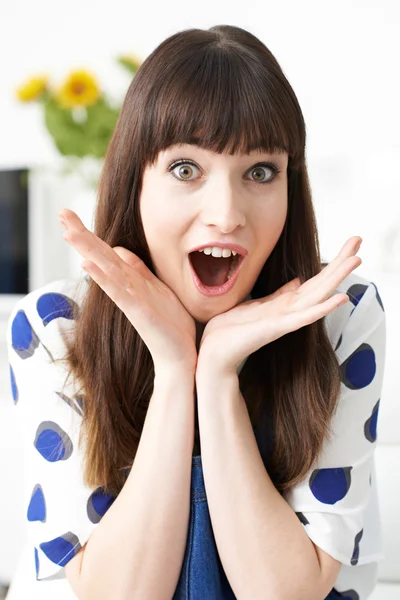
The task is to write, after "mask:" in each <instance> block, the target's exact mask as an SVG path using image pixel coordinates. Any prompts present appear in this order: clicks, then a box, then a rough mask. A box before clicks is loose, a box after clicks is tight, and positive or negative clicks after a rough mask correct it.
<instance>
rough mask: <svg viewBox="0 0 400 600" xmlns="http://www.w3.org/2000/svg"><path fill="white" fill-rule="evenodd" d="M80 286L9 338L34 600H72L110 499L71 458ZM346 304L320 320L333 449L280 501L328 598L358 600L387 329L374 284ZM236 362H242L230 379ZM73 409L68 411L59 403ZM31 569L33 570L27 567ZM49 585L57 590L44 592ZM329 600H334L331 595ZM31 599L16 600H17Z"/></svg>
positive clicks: (374, 554) (370, 544) (368, 588)
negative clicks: (319, 565)
mask: <svg viewBox="0 0 400 600" xmlns="http://www.w3.org/2000/svg"><path fill="white" fill-rule="evenodd" d="M88 280H89V277H88V276H87V275H86V276H84V277H82V278H74V279H60V280H57V281H53V282H51V283H49V284H47V285H44V286H42V287H41V288H39V289H36V290H34V291H32V292H30V293H28V294H27V295H26V296H24V297H23V298H22V299H20V300H19V301H18V302H17V303H16V305H15V307H14V309H13V311H12V313H11V316H10V319H9V322H8V328H7V349H8V357H9V364H10V380H11V390H10V391H11V397H10V401H11V402H14V405H15V410H16V412H17V414H18V417H19V425H20V443H21V445H23V446H24V449H25V453H26V481H25V502H26V518H27V532H28V544H30V546H31V549H32V569H31V570H30V571H29V572H28V573H26V579H27V580H29V585H30V589H31V590H32V593H31V594H30V595H29V597H32V598H36V597H37V598H39V597H42V596H41V595H40V590H41V591H42V592H44V591H45V590H44V588H45V587H46V585H48V582H49V581H50V580H51V579H59V581H58V582H57V586H58V587H57V597H58V598H60V599H61V598H62V599H64V600H67V599H68V598H70V599H73V598H76V596H75V594H74V593H73V591H72V588H71V587H70V584H69V582H68V580H67V579H66V578H65V573H64V568H63V567H64V566H65V565H66V564H67V563H68V561H69V560H71V558H72V557H73V556H75V554H76V553H77V552H78V551H79V550H80V548H81V547H83V546H84V544H85V543H86V542H87V540H88V539H89V537H90V535H91V533H92V531H93V530H94V528H95V527H96V526H97V524H98V523H99V522H100V520H101V518H102V516H103V515H104V514H105V512H106V511H107V510H108V508H109V507H110V506H111V504H112V502H113V501H114V499H115V498H114V497H111V496H109V495H105V494H103V492H102V488H96V489H90V488H88V487H86V486H85V485H84V484H83V470H82V467H83V455H82V452H83V450H80V449H79V448H78V435H79V429H80V424H81V421H82V403H81V398H80V396H79V393H78V392H79V389H78V387H76V384H75V382H73V381H72V382H71V381H69V383H68V385H67V386H66V387H65V388H64V394H61V389H62V387H63V384H64V382H65V378H66V369H65V367H64V366H63V364H62V363H61V364H52V362H51V358H52V357H53V358H61V357H62V356H64V351H65V346H64V343H63V340H62V337H61V334H60V330H61V329H63V330H64V331H66V330H71V333H72V329H73V327H74V321H73V319H72V318H71V308H72V306H73V305H74V304H75V303H76V304H78V306H79V305H80V304H81V302H82V300H83V298H84V296H85V292H86V290H87V283H88ZM336 291H337V292H345V293H347V294H348V295H349V297H350V301H349V302H347V303H346V304H345V305H342V306H341V307H339V308H337V309H336V310H334V311H333V312H331V313H329V315H327V316H326V317H325V319H324V321H325V324H326V330H327V333H328V336H329V339H330V341H331V343H332V346H333V348H334V349H335V352H336V355H337V358H338V361H339V364H340V365H341V374H342V377H341V380H342V382H341V396H340V399H339V404H338V408H337V411H336V412H335V414H334V416H333V421H332V428H333V431H334V436H333V440H332V441H331V442H330V443H326V444H325V446H324V447H323V452H322V454H321V455H320V457H319V458H318V460H317V461H316V462H315V464H314V465H313V467H312V469H310V471H309V473H308V474H307V477H306V478H305V479H304V480H303V481H302V482H301V483H299V484H298V485H296V486H295V487H293V488H291V489H290V490H288V491H287V492H284V495H283V497H284V498H285V499H286V501H287V502H288V503H289V505H290V506H291V507H292V509H293V511H295V512H296V513H297V516H298V518H299V519H300V521H301V523H302V524H303V525H304V529H305V532H306V533H307V535H308V536H309V537H310V538H311V540H312V541H313V542H314V543H315V544H317V545H318V546H319V547H320V548H322V549H323V550H325V551H326V552H328V553H329V554H330V555H331V556H333V557H334V558H335V559H337V560H338V561H340V562H341V563H342V568H341V570H340V572H339V575H338V577H337V580H336V582H335V584H334V591H336V592H338V593H339V594H338V595H337V596H332V598H333V597H337V598H339V597H341V596H340V594H344V593H346V597H349V598H350V597H351V598H358V599H359V600H366V599H367V598H368V597H369V595H370V594H371V592H372V590H373V589H374V587H375V585H376V579H377V564H378V561H379V560H380V559H382V558H383V557H384V555H383V552H382V540H381V523H380V514H379V504H378V496H377V489H376V477H375V463H374V451H375V448H376V444H377V417H378V412H379V403H380V395H381V388H382V379H383V372H384V362H385V347H386V346H385V342H386V329H385V326H386V321H385V312H384V308H383V305H382V301H381V299H380V297H379V293H378V290H377V288H376V286H375V284H374V283H372V282H369V281H367V280H365V279H363V278H362V277H360V276H359V275H357V274H355V273H351V274H350V275H349V276H348V277H347V278H346V279H345V280H344V281H343V282H342V284H341V285H340V286H339V287H338V288H337V290H336ZM244 362H245V361H243V362H242V364H241V366H240V367H239V370H240V369H241V368H242V366H243V364H244ZM66 397H68V398H73V399H74V408H71V406H69V404H68V403H67V402H66ZM33 567H34V568H33ZM52 583H55V582H52ZM334 591H333V592H332V593H334ZM27 597H28V596H27V595H26V590H25V597H24V598H22V595H21V597H20V598H16V597H15V596H13V600H26V598H27Z"/></svg>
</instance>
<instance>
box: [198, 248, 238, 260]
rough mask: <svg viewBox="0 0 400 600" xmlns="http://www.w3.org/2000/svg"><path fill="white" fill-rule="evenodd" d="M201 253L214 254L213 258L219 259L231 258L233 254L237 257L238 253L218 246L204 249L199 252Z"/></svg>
mask: <svg viewBox="0 0 400 600" xmlns="http://www.w3.org/2000/svg"><path fill="white" fill-rule="evenodd" d="M199 252H204V254H212V255H213V256H215V257H217V258H219V257H221V256H222V257H223V258H229V257H230V256H231V255H232V254H233V256H236V254H237V252H235V250H230V249H229V248H224V249H222V248H217V247H216V246H213V247H211V246H210V247H208V248H203V250H199Z"/></svg>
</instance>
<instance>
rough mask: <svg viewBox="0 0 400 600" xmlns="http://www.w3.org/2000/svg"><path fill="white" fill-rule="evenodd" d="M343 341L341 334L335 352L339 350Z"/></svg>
mask: <svg viewBox="0 0 400 600" xmlns="http://www.w3.org/2000/svg"><path fill="white" fill-rule="evenodd" d="M342 340H343V335H342V334H340V337H339V339H338V342H337V344H336V348H335V351H336V350H337V349H338V348H339V346H340V344H341V343H342Z"/></svg>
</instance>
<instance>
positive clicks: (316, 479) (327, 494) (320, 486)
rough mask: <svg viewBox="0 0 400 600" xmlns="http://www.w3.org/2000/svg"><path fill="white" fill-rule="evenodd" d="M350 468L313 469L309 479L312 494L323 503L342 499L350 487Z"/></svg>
mask: <svg viewBox="0 0 400 600" xmlns="http://www.w3.org/2000/svg"><path fill="white" fill-rule="evenodd" d="M352 468H353V467H343V468H335V469H315V470H314V471H313V473H312V475H311V477H310V480H309V486H310V490H311V492H312V494H313V496H314V497H315V498H316V499H317V500H318V501H319V502H323V503H324V504H336V502H339V501H340V500H342V499H343V498H344V497H345V495H346V494H347V492H348V490H349V488H350V484H351V469H352Z"/></svg>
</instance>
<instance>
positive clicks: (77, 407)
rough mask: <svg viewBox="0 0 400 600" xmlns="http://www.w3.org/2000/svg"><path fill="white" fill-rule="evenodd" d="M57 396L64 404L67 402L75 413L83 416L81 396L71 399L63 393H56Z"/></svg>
mask: <svg viewBox="0 0 400 600" xmlns="http://www.w3.org/2000/svg"><path fill="white" fill-rule="evenodd" d="M56 394H57V396H59V397H60V398H61V399H62V400H64V402H66V403H67V404H68V406H70V407H71V408H73V409H74V411H75V412H77V413H78V415H83V408H82V397H81V396H74V397H73V398H70V397H69V396H67V395H66V394H63V393H62V392H56Z"/></svg>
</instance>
